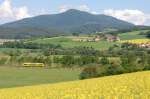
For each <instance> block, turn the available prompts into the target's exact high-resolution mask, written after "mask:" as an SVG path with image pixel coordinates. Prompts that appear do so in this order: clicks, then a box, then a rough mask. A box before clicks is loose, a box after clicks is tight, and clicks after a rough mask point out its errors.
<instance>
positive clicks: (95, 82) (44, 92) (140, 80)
mask: <svg viewBox="0 0 150 99" xmlns="http://www.w3.org/2000/svg"><path fill="white" fill-rule="evenodd" d="M149 98H150V72H148V71H147V72H139V73H133V74H125V75H120V76H110V77H104V78H98V79H90V80H83V81H75V82H68V83H60V84H50V85H39V86H31V87H20V88H12V89H11V88H10V89H9V88H8V89H1V90H0V99H149Z"/></svg>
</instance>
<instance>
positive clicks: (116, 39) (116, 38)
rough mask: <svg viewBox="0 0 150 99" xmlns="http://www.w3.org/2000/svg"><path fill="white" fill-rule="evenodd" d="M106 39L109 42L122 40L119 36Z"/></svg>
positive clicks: (110, 36)
mask: <svg viewBox="0 0 150 99" xmlns="http://www.w3.org/2000/svg"><path fill="white" fill-rule="evenodd" d="M106 39H107V41H108V42H114V41H120V38H119V37H118V36H112V35H109V36H106Z"/></svg>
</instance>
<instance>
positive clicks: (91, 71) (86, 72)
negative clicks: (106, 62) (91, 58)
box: [80, 66, 99, 79]
mask: <svg viewBox="0 0 150 99" xmlns="http://www.w3.org/2000/svg"><path fill="white" fill-rule="evenodd" d="M98 75H99V73H98V67H96V66H88V67H86V68H84V69H83V71H82V72H81V74H80V79H87V78H95V77H98Z"/></svg>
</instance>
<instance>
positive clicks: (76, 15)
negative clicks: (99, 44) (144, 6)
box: [0, 9, 134, 37]
mask: <svg viewBox="0 0 150 99" xmlns="http://www.w3.org/2000/svg"><path fill="white" fill-rule="evenodd" d="M133 27H134V25H133V24H131V23H128V22H125V21H121V20H118V19H116V18H113V17H111V16H106V15H93V14H90V13H88V12H83V11H78V10H74V9H71V10H68V11H66V12H64V13H60V14H53V15H41V16H36V17H32V18H26V19H23V20H19V21H15V22H12V23H7V24H4V25H2V26H0V36H1V37H2V36H3V35H4V34H12V35H22V34H23V36H22V37H24V36H25V37H30V36H42V35H43V36H47V35H55V34H56V33H57V34H62V33H73V32H78V33H95V32H97V31H103V30H104V29H108V28H114V29H130V28H133ZM38 30H40V31H38ZM26 33H27V34H26ZM25 34H26V35H25Z"/></svg>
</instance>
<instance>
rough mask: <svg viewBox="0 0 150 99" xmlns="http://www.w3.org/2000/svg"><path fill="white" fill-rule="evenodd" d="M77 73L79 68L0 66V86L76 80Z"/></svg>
mask: <svg viewBox="0 0 150 99" xmlns="http://www.w3.org/2000/svg"><path fill="white" fill-rule="evenodd" d="M79 74H80V70H68V69H42V68H15V67H0V88H8V87H17V86H29V85H38V84H47V83H58V82H64V81H72V80H78V76H79ZM0 99H1V98H0Z"/></svg>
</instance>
